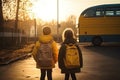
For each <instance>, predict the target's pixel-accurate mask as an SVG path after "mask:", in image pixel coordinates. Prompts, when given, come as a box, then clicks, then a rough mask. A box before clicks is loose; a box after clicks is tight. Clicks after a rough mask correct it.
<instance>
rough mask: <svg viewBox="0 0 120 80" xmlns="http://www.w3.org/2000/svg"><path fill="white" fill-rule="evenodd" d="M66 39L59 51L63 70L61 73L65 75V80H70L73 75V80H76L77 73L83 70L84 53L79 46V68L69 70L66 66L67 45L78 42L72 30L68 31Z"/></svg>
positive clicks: (59, 59) (65, 34) (59, 63)
mask: <svg viewBox="0 0 120 80" xmlns="http://www.w3.org/2000/svg"><path fill="white" fill-rule="evenodd" d="M63 35H64V38H65V40H64V41H63V43H62V46H61V47H60V50H59V55H58V66H59V68H60V69H61V73H65V79H64V80H69V76H70V75H71V78H72V80H76V75H75V73H78V72H81V68H82V66H83V59H82V53H81V50H80V48H79V47H78V45H76V46H77V49H78V52H79V60H80V61H79V62H80V63H79V64H80V66H79V67H74V68H67V67H66V66H65V62H64V59H65V56H66V44H76V43H77V41H76V40H75V38H74V35H73V31H72V30H66V31H65V32H64V34H63Z"/></svg>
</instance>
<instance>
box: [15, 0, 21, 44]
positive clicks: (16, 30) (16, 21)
mask: <svg viewBox="0 0 120 80" xmlns="http://www.w3.org/2000/svg"><path fill="white" fill-rule="evenodd" d="M19 2H20V0H17V10H16V20H15V33H16V35H17V37H16V39H15V40H16V44H15V45H17V43H18V39H19V34H18V12H19Z"/></svg>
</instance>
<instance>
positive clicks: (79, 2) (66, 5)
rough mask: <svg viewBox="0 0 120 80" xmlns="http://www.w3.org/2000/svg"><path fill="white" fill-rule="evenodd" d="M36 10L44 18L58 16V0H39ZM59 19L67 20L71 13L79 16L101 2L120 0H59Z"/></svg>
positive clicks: (117, 0) (110, 2) (116, 0)
mask: <svg viewBox="0 0 120 80" xmlns="http://www.w3.org/2000/svg"><path fill="white" fill-rule="evenodd" d="M37 1H38V2H36V3H35V6H34V10H33V12H35V15H36V17H39V18H42V19H43V20H51V19H56V18H57V0H37ZM58 1H59V9H58V10H59V19H60V21H61V20H65V19H66V18H67V17H69V16H70V15H75V16H76V17H79V15H80V13H81V12H82V11H83V10H85V9H86V8H88V7H91V6H95V5H100V4H112V3H119V4H120V0H58Z"/></svg>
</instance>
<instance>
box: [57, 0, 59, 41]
mask: <svg viewBox="0 0 120 80" xmlns="http://www.w3.org/2000/svg"><path fill="white" fill-rule="evenodd" d="M57 41H58V42H59V0H57Z"/></svg>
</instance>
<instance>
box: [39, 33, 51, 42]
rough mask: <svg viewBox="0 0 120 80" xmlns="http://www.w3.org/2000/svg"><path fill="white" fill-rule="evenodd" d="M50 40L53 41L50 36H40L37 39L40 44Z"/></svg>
mask: <svg viewBox="0 0 120 80" xmlns="http://www.w3.org/2000/svg"><path fill="white" fill-rule="evenodd" d="M51 40H53V37H52V36H51V35H41V36H40V37H39V41H40V42H42V43H47V42H49V41H51Z"/></svg>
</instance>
